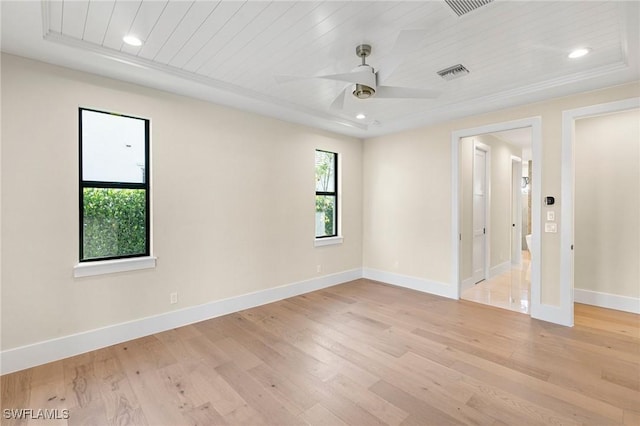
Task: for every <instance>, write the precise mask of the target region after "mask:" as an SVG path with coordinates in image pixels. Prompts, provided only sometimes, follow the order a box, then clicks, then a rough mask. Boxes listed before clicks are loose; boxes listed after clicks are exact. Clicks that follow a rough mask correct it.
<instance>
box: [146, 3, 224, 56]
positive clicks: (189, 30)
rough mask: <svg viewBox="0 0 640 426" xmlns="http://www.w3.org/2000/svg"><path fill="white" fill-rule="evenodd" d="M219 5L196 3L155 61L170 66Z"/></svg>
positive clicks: (175, 29) (166, 41)
mask: <svg viewBox="0 0 640 426" xmlns="http://www.w3.org/2000/svg"><path fill="white" fill-rule="evenodd" d="M218 5H219V3H215V2H195V3H193V5H192V6H191V7H190V8H189V10H188V11H187V13H186V14H185V15H184V17H183V18H182V21H181V22H180V23H179V24H178V25H176V26H175V28H174V31H173V33H172V34H171V35H170V36H169V37H168V38H167V39H166V40H165V42H164V45H162V47H161V48H160V49H159V50H158V51H157V53H156V55H155V56H154V57H153V60H154V61H156V62H160V63H161V64H168V63H169V61H171V59H172V58H173V57H175V56H176V55H177V54H178V52H180V50H181V49H182V47H183V46H184V45H185V43H186V42H187V41H189V39H190V38H191V36H193V34H195V33H196V32H197V31H198V30H199V29H200V28H202V25H203V24H204V22H205V21H206V20H207V18H208V17H209V16H210V15H211V14H212V13H213V11H214V10H215V9H216V6H218Z"/></svg>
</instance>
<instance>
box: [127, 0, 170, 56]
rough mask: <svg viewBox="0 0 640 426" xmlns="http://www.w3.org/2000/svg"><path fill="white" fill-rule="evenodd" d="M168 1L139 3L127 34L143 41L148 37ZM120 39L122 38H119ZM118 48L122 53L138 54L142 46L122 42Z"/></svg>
mask: <svg viewBox="0 0 640 426" xmlns="http://www.w3.org/2000/svg"><path fill="white" fill-rule="evenodd" d="M168 5H169V2H168V1H166V0H165V1H144V2H142V4H141V5H140V8H139V9H138V11H137V13H136V16H135V18H134V19H133V23H132V24H131V27H130V28H129V30H128V31H127V35H132V36H135V37H138V38H139V39H140V40H142V41H143V42H144V41H146V40H148V39H149V35H150V34H151V32H152V31H153V29H154V28H155V26H156V25H157V24H158V20H159V19H160V16H161V15H162V14H163V13H164V11H165V10H166V8H167V6H168ZM121 41H122V40H121ZM121 46H122V47H121V48H120V50H121V51H122V52H123V53H127V54H129V55H136V56H137V55H138V53H140V50H141V49H142V47H140V46H131V45H128V44H126V43H122V45H121Z"/></svg>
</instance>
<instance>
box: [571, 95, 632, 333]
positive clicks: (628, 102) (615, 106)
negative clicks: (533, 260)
mask: <svg viewBox="0 0 640 426" xmlns="http://www.w3.org/2000/svg"><path fill="white" fill-rule="evenodd" d="M637 108H640V97H637V98H629V99H624V100H621V101H615V102H608V103H604V104H597V105H591V106H587V107H582V108H576V109H570V110H566V111H563V112H562V157H561V158H562V172H561V175H560V199H561V200H562V202H561V203H560V223H561V224H563V225H564V226H561V227H560V312H561V315H562V318H560V320H561V321H562V322H561V324H564V325H569V326H572V325H573V302H574V296H573V284H574V283H573V261H574V256H573V248H572V247H573V235H574V202H575V200H574V188H575V187H574V179H575V170H574V168H575V163H574V159H575V153H574V146H575V132H576V126H575V122H576V120H579V119H581V118H588V117H594V116H597V115H603V114H611V113H616V112H623V111H628V110H632V109H637Z"/></svg>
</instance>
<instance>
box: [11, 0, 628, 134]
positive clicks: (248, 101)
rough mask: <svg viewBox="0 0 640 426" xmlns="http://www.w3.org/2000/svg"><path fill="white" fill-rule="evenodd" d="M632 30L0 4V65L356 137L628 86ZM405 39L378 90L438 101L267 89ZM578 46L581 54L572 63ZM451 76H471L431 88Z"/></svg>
mask: <svg viewBox="0 0 640 426" xmlns="http://www.w3.org/2000/svg"><path fill="white" fill-rule="evenodd" d="M639 29H640V2H637V1H631V2H620V1H606V2H598V1H552V2H545V1H504V0H503V1H501V0H496V1H494V2H493V3H490V4H488V5H486V6H483V7H481V8H479V9H477V10H475V11H472V12H470V13H468V14H466V15H463V16H461V17H458V16H457V15H456V14H455V13H454V12H453V11H452V10H451V9H450V8H449V7H448V6H447V4H446V3H445V2H444V0H442V1H435V0H434V1H406V2H400V1H323V2H315V1H296V2H291V1H271V2H269V1H221V2H218V1H174V0H170V1H165V0H162V1H160V0H142V1H140V0H131V1H129V0H127V1H123V0H117V1H114V0H104V1H102V0H100V1H97V0H90V1H87V0H73V1H70V0H64V1H63V0H59V1H46V0H45V1H42V2H35V1H26V2H24V1H15V2H13V1H3V2H2V50H3V51H5V52H8V53H12V54H16V55H21V56H26V57H30V58H35V59H38V60H42V61H45V62H50V63H54V64H58V65H63V66H67V67H70V68H76V69H80V70H83V71H88V72H92V73H96V74H101V75H105V76H108V77H113V78H117V79H120V80H125V81H130V82H133V83H137V84H142V85H145V86H149V87H155V88H159V89H162V90H167V91H171V92H175V93H180V94H185V95H188V96H193V97H197V98H201V99H205V100H209V101H212V102H215V103H219V104H224V105H230V106H233V107H236V108H240V109H243V110H248V111H253V112H257V113H260V114H265V115H268V116H272V117H276V118H279V119H282V120H287V121H292V122H297V123H302V124H306V125H310V126H315V127H318V128H323V129H327V130H331V131H335V132H339V133H343V134H348V135H353V136H357V137H371V136H376V135H380V134H385V133H390V132H395V131H399V130H404V129H408V128H413V127H417V126H422V125H427V124H431V123H434V122H438V121H443V120H447V119H452V118H457V117H462V116H466V115H470V114H478V113H482V112H487V111H491V110H497V109H501V108H506V107H511V106H514V105H518V104H523V103H528V102H534V101H538V100H541V99H545V98H548V97H554V96H563V95H568V94H571V93H576V92H580V91H586V90H593V89H597V88H601V87H606V86H611V85H615V84H621V83H625V82H629V81H634V80H638V79H639V78H640V68H639V65H638V64H639V61H638V56H639V51H640V46H639V39H640V30H639ZM403 30H422V31H424V36H423V38H422V41H421V42H420V44H419V47H418V48H417V49H416V50H415V51H412V52H409V53H408V54H406V55H405V54H403V55H402V58H403V60H402V61H401V62H400V65H399V66H398V67H397V68H396V69H395V71H394V72H393V74H392V75H391V76H390V77H389V78H388V79H387V80H386V81H385V84H387V85H393V86H405V87H415V88H429V89H437V90H440V91H442V95H440V96H439V97H438V98H437V99H434V100H416V99H411V100H391V99H375V98H373V99H368V100H358V99H356V98H353V97H351V96H349V97H348V99H347V103H346V105H345V109H344V110H342V111H335V110H332V109H330V108H329V106H330V104H331V102H332V101H333V99H334V98H335V97H336V95H337V94H338V93H340V91H341V90H342V89H343V88H344V87H345V85H344V84H341V83H339V82H336V81H330V80H323V79H309V80H301V81H295V82H290V83H286V84H278V83H277V82H276V81H275V79H274V76H275V75H279V74H289V75H300V76H314V75H321V74H331V73H344V72H349V71H351V70H352V69H353V68H354V67H356V66H357V65H358V64H359V62H360V60H359V58H358V57H356V55H355V47H356V45H358V44H361V43H368V44H370V45H371V46H372V54H371V56H370V57H369V58H368V60H367V62H368V63H369V64H370V65H372V66H373V67H374V68H377V67H378V66H379V65H380V64H381V63H384V62H385V60H388V59H389V58H390V57H393V54H395V53H397V52H399V50H395V48H394V43H395V41H396V39H397V37H398V36H399V35H400V34H401V33H402V31H403ZM126 34H135V35H137V36H138V37H140V38H141V39H142V40H143V41H144V44H143V46H142V47H139V48H136V47H131V46H128V45H126V44H124V43H123V42H122V37H123V36H124V35H126ZM580 46H587V47H589V48H591V49H592V52H591V54H590V55H588V56H586V57H583V58H581V59H577V60H571V59H568V58H567V54H568V53H569V51H571V50H572V49H573V48H576V47H580ZM399 47H400V50H401V48H402V47H403V46H402V44H401V45H400V46H399ZM459 63H460V64H463V65H464V66H466V67H467V68H468V69H469V70H470V71H471V73H470V74H469V75H467V76H465V77H463V78H460V79H457V80H453V81H445V80H443V79H442V78H440V77H439V76H438V75H437V74H436V71H438V70H440V69H443V68H446V67H448V66H451V65H455V64H459ZM360 112H362V113H364V114H366V115H367V118H366V119H365V120H358V119H356V118H355V115H356V114H357V113H360Z"/></svg>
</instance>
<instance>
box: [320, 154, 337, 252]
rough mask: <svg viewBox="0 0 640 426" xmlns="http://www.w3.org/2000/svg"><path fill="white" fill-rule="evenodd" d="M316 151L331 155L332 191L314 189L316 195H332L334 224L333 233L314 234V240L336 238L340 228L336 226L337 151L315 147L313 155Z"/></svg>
mask: <svg viewBox="0 0 640 426" xmlns="http://www.w3.org/2000/svg"><path fill="white" fill-rule="evenodd" d="M317 152H324V153H328V154H332V155H333V191H318V190H316V195H315V196H316V197H317V196H329V197H334V200H335V201H334V213H333V215H334V224H333V231H334V233H333V234H331V235H316V236H315V238H316V240H324V239H328V238H332V239H336V238H338V237H339V236H340V229H339V228H338V226H339V223H340V221H339V220H338V218H339V215H338V212H339V205H338V153H337V152H333V151H327V150H325V149H316V150H315V151H314V157H315V154H316V153H317Z"/></svg>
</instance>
